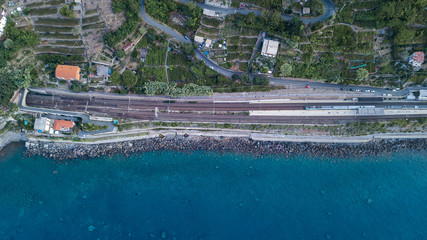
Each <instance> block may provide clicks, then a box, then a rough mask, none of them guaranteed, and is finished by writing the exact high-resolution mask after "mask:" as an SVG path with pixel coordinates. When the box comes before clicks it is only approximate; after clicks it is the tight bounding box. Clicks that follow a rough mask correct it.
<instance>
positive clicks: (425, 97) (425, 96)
mask: <svg viewBox="0 0 427 240" xmlns="http://www.w3.org/2000/svg"><path fill="white" fill-rule="evenodd" d="M418 100H422V101H427V90H420V96H418Z"/></svg>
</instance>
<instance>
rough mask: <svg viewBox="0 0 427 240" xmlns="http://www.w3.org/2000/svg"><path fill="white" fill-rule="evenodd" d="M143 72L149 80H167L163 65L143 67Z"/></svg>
mask: <svg viewBox="0 0 427 240" xmlns="http://www.w3.org/2000/svg"><path fill="white" fill-rule="evenodd" d="M143 72H144V74H145V75H146V76H147V77H148V78H149V79H150V80H151V81H158V82H166V81H167V79H166V70H165V68H163V67H144V68H143Z"/></svg>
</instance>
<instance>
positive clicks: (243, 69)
mask: <svg viewBox="0 0 427 240" xmlns="http://www.w3.org/2000/svg"><path fill="white" fill-rule="evenodd" d="M239 70H240V71H242V72H247V71H248V64H245V63H240V66H239Z"/></svg>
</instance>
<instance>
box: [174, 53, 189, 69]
mask: <svg viewBox="0 0 427 240" xmlns="http://www.w3.org/2000/svg"><path fill="white" fill-rule="evenodd" d="M189 64H191V62H190V60H189V59H188V58H186V57H185V56H184V55H183V54H179V53H176V52H174V53H170V52H169V55H168V65H181V66H186V65H189Z"/></svg>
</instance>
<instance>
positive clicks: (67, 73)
mask: <svg viewBox="0 0 427 240" xmlns="http://www.w3.org/2000/svg"><path fill="white" fill-rule="evenodd" d="M55 77H56V78H58V79H61V80H67V81H80V68H79V67H77V66H70V65H58V66H57V67H56V70H55Z"/></svg>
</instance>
